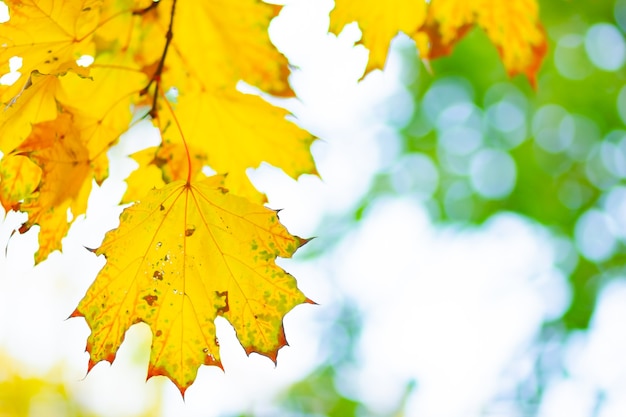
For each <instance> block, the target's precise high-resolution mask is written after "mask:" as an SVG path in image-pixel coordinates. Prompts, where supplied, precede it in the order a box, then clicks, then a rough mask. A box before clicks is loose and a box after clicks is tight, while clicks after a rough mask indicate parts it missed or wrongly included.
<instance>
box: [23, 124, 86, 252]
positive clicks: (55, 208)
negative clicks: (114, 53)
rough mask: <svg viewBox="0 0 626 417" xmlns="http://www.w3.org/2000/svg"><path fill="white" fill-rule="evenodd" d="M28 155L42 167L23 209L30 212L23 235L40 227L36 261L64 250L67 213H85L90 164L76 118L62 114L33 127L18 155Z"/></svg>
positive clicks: (67, 223)
mask: <svg viewBox="0 0 626 417" xmlns="http://www.w3.org/2000/svg"><path fill="white" fill-rule="evenodd" d="M14 155H25V156H28V157H29V158H30V159H31V161H33V162H35V164H37V165H38V166H39V167H40V168H41V181H40V182H39V184H38V186H37V188H36V190H35V192H33V193H32V194H31V195H30V197H28V198H27V199H25V201H24V202H23V203H22V204H21V206H20V210H21V211H24V212H26V213H28V220H27V221H26V223H24V225H23V226H22V228H21V229H20V231H21V232H25V231H27V230H28V229H30V227H31V226H33V225H35V224H38V225H39V226H40V230H39V250H38V251H37V253H36V254H35V262H36V263H38V262H41V261H43V260H44V259H46V258H47V257H48V255H49V254H50V253H51V252H52V251H54V250H56V249H61V239H62V238H63V237H64V236H65V235H66V234H67V231H68V229H69V222H68V221H67V211H68V209H70V210H71V211H72V214H73V215H74V216H77V215H79V214H83V213H84V212H85V211H86V208H87V199H88V197H89V192H90V191H91V181H90V180H89V179H90V174H91V169H90V164H89V160H88V153H87V149H86V148H85V147H84V146H83V144H82V143H81V142H80V140H79V137H78V132H77V131H76V130H75V129H74V128H73V126H72V118H71V115H70V114H68V113H62V114H60V115H59V116H58V118H57V119H55V120H53V121H50V122H44V123H39V124H37V125H35V126H33V131H32V133H31V134H30V136H29V137H28V138H27V139H26V140H25V141H24V143H23V144H22V145H20V146H19V147H18V148H17V149H16V150H15V152H14Z"/></svg>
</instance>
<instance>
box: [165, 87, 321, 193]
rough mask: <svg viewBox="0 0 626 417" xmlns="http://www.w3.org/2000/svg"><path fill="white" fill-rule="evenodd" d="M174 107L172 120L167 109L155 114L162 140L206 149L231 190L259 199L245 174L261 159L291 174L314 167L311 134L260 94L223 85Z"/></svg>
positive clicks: (184, 98)
mask: <svg viewBox="0 0 626 417" xmlns="http://www.w3.org/2000/svg"><path fill="white" fill-rule="evenodd" d="M174 112H175V115H176V121H175V120H172V112H169V113H165V112H161V113H160V114H159V125H160V128H161V131H162V132H163V138H164V140H165V142H167V143H183V141H186V142H187V143H188V144H189V146H191V147H192V148H193V149H196V150H197V151H198V152H203V153H204V154H206V155H207V164H208V165H209V166H210V167H211V168H212V169H213V170H215V171H216V172H218V173H227V174H228V178H227V186H228V188H229V189H230V190H231V191H232V192H233V193H235V194H237V195H240V196H243V197H247V198H249V199H251V200H253V201H257V202H263V201H264V196H262V195H261V194H260V193H259V192H258V191H257V190H256V189H255V188H254V187H253V185H252V183H251V182H250V180H249V179H248V177H247V175H246V170H247V169H248V168H257V167H258V166H259V165H260V164H261V162H267V163H269V164H271V165H273V166H276V167H279V168H282V169H283V171H285V173H286V174H288V175H290V176H292V177H294V178H296V177H298V176H299V175H301V174H304V173H315V172H316V171H315V164H314V162H313V158H312V156H311V153H310V150H309V149H310V147H311V143H312V142H313V137H312V136H311V135H310V134H309V133H308V132H306V131H304V130H302V129H301V128H299V127H298V126H297V125H296V124H295V123H294V122H292V121H290V120H288V119H287V115H288V112H287V111H286V110H284V109H281V108H278V107H275V106H272V105H271V104H269V103H268V102H266V101H265V100H263V99H262V98H261V97H258V96H255V95H251V94H243V93H240V92H238V91H232V92H229V91H228V90H223V91H214V92H212V94H201V93H196V94H193V95H192V94H186V95H181V97H179V98H178V99H177V104H176V105H175V106H174ZM204 115H209V116H204ZM178 126H180V129H179V128H178ZM183 135H184V137H183Z"/></svg>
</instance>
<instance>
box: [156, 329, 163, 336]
mask: <svg viewBox="0 0 626 417" xmlns="http://www.w3.org/2000/svg"><path fill="white" fill-rule="evenodd" d="M162 334H163V332H162V331H161V330H157V331H156V334H155V336H156V337H159V336H161V335H162Z"/></svg>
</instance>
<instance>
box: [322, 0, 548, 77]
mask: <svg viewBox="0 0 626 417" xmlns="http://www.w3.org/2000/svg"><path fill="white" fill-rule="evenodd" d="M354 21H356V22H358V23H359V27H360V28H361V31H362V32H363V36H362V43H363V45H365V46H366V47H367V48H368V49H369V50H370V58H369V62H368V66H367V71H370V70H371V69H374V68H382V67H383V66H384V63H385V57H386V56H387V49H388V46H389V42H390V41H391V39H393V37H394V36H395V35H396V34H397V33H398V32H399V31H402V32H404V33H406V34H407V35H408V36H410V37H412V38H413V39H414V40H415V41H416V44H417V47H418V49H419V51H420V55H421V56H422V57H423V58H427V59H434V58H437V57H439V56H442V55H446V54H448V53H450V52H451V51H452V49H453V47H454V45H455V44H456V43H457V42H458V41H459V40H460V39H461V38H462V37H463V36H464V35H465V34H466V33H467V32H468V30H469V29H471V28H472V27H473V26H475V25H477V26H479V27H481V28H483V29H484V30H485V32H486V33H487V36H488V37H489V38H490V39H491V41H492V42H493V43H494V45H495V46H496V48H497V49H498V52H499V53H500V56H501V58H502V61H503V63H504V66H505V68H506V70H507V72H508V73H509V75H510V76H513V75H516V74H525V75H526V76H527V77H528V79H529V81H530V82H531V84H533V85H534V84H535V78H536V73H537V71H538V70H539V66H540V65H541V61H542V60H543V57H544V56H545V53H546V48H547V43H546V39H545V34H544V31H543V28H542V26H541V25H540V23H539V12H538V6H537V2H536V0H510V1H501V0H431V1H425V0H394V1H392V2H379V1H376V0H366V1H356V0H335V9H334V10H333V11H332V13H331V24H330V28H331V30H333V31H334V32H335V33H338V32H339V31H341V29H343V26H344V25H345V24H346V23H350V22H354Z"/></svg>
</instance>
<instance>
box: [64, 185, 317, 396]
mask: <svg viewBox="0 0 626 417" xmlns="http://www.w3.org/2000/svg"><path fill="white" fill-rule="evenodd" d="M222 181H223V177H222V176H214V177H211V178H208V179H206V180H204V181H202V182H195V183H187V182H185V181H176V182H172V183H170V184H168V185H165V186H164V187H162V188H160V189H154V190H152V191H151V192H150V193H149V194H148V195H146V196H145V198H143V199H141V201H140V202H138V203H136V204H135V205H133V206H131V207H129V208H127V209H126V210H124V212H123V213H122V214H121V216H120V227H119V228H118V229H116V230H113V231H110V232H108V233H107V235H106V237H105V239H104V242H103V243H102V246H101V247H100V248H99V249H98V250H97V252H96V253H97V254H99V255H105V256H106V258H107V262H106V265H105V266H104V268H103V269H102V270H101V271H100V273H99V274H98V276H97V278H96V280H95V282H94V283H93V285H92V286H91V287H90V288H89V290H88V291H87V294H86V295H85V297H84V298H83V299H82V300H81V302H80V303H79V305H78V308H77V309H76V311H75V312H74V313H73V314H72V316H73V317H77V316H83V317H85V319H86V320H87V323H88V325H89V327H90V329H91V334H90V336H89V338H88V341H87V350H88V351H89V355H90V359H89V369H91V368H92V367H93V366H94V365H95V364H96V363H98V362H100V361H103V360H105V361H109V362H113V360H114V359H115V355H116V352H117V350H118V348H119V346H120V344H121V343H122V341H123V340H124V334H125V332H126V330H127V329H128V328H129V327H130V326H131V325H133V324H135V323H138V322H144V323H147V324H148V325H149V326H150V328H151V330H152V347H151V353H150V363H149V369H148V378H150V377H152V376H156V375H165V376H167V377H168V378H170V379H171V380H172V381H173V382H174V383H175V384H176V386H177V387H178V388H179V390H180V391H181V393H182V394H183V395H184V392H185V390H186V389H187V388H188V387H189V386H190V385H191V384H192V383H193V381H194V380H195V378H196V374H197V370H198V368H199V366H200V365H202V364H204V365H215V366H219V367H221V361H220V353H219V344H218V342H217V339H216V334H215V325H214V320H215V318H216V317H217V316H218V315H219V316H223V317H225V318H226V319H227V320H228V321H230V323H231V324H232V325H233V327H234V328H235V330H236V332H237V337H238V339H239V341H240V343H241V344H242V346H243V347H244V349H245V351H246V352H247V353H248V354H250V353H251V352H258V353H260V354H262V355H265V356H268V357H269V358H271V359H272V360H274V361H275V360H276V355H277V352H278V349H280V348H281V347H282V346H284V345H285V344H286V341H285V335H284V332H283V327H282V319H283V317H284V315H285V314H286V313H287V312H289V311H290V310H291V309H292V308H293V307H295V306H296V305H298V304H301V303H304V302H307V301H309V300H308V299H307V298H306V297H305V296H304V295H303V294H302V292H301V291H300V290H299V289H298V288H297V286H296V282H295V279H294V278H293V277H292V276H291V275H289V274H288V273H286V272H285V271H283V270H282V269H281V268H280V267H279V266H277V265H276V264H275V259H276V257H279V256H280V257H290V256H291V255H292V254H293V253H294V252H295V251H296V249H298V247H300V246H301V245H302V244H303V243H305V242H306V241H305V240H303V239H300V238H298V237H296V236H292V235H290V234H289V233H288V232H287V230H286V229H285V227H284V226H282V225H281V224H280V223H279V221H278V217H277V215H276V212H274V211H273V210H270V209H267V208H265V207H263V206H261V205H257V204H254V203H251V202H250V201H248V200H246V199H244V198H241V197H238V196H235V195H232V194H230V193H229V192H228V191H227V190H225V189H224V188H223V187H222V185H221V184H222Z"/></svg>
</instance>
